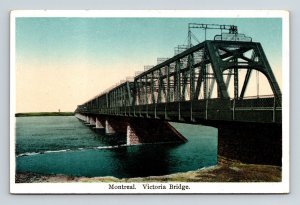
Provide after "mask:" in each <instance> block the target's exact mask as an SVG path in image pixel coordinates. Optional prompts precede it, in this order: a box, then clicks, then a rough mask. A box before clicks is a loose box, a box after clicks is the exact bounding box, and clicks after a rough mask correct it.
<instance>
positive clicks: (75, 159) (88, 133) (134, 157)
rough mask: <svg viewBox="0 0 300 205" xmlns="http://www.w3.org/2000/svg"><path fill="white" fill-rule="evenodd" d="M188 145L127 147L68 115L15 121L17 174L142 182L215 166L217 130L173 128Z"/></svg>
mask: <svg viewBox="0 0 300 205" xmlns="http://www.w3.org/2000/svg"><path fill="white" fill-rule="evenodd" d="M172 126H174V127H175V128H176V129H177V130H178V131H179V132H180V133H181V134H182V135H183V136H184V137H186V138H187V139H188V142H187V143H183V144H179V143H160V144H159V143H157V144H144V145H134V146H127V145H126V137H125V136H121V135H105V134H104V133H103V132H101V131H100V132H99V131H97V132H95V131H94V129H93V128H92V127H87V126H86V125H84V124H83V123H82V122H81V121H79V120H78V119H77V118H75V117H73V116H47V117H17V118H16V156H17V157H16V171H17V172H33V173H39V174H63V175H68V176H86V177H96V176H114V177H118V178H123V177H144V176H157V175H166V174H172V173H177V172H186V171H190V170H196V169H199V168H203V167H207V166H212V165H215V164H216V163H217V129H215V128H212V127H206V126H201V125H189V124H181V123H172Z"/></svg>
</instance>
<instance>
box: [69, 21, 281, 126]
mask: <svg viewBox="0 0 300 205" xmlns="http://www.w3.org/2000/svg"><path fill="white" fill-rule="evenodd" d="M189 26H190V27H191V28H198V27H200V28H204V29H205V30H206V29H209V28H212V29H217V28H219V29H223V30H224V29H225V30H226V29H227V30H229V33H221V35H216V36H215V38H214V40H204V41H203V42H201V43H198V44H196V45H194V46H193V45H191V42H189V45H187V46H178V47H177V51H175V54H176V55H175V56H174V57H172V58H162V59H158V62H159V64H158V65H156V66H150V67H149V66H148V67H145V68H146V69H145V71H144V72H142V73H139V74H137V75H136V76H135V77H134V80H127V81H124V82H122V83H121V84H119V85H117V86H116V87H113V88H111V89H110V90H108V91H107V92H104V93H102V94H100V95H98V96H96V97H94V98H93V99H91V100H89V101H88V102H86V103H84V104H82V105H79V106H78V107H77V109H76V111H75V112H77V113H82V114H98V115H114V116H130V117H143V118H157V119H161V120H167V121H178V122H185V123H197V122H204V121H239V122H259V123H281V91H280V88H279V85H278V83H277V81H276V79H275V76H274V74H273V72H272V69H271V67H270V64H269V62H268V60H267V57H266V55H265V52H264V50H263V48H262V46H261V44H260V43H259V42H252V39H251V38H249V37H246V36H245V35H243V34H238V33H237V27H235V26H230V27H229V28H227V27H225V25H223V26H222V25H220V27H216V26H212V27H209V26H207V25H206V24H190V25H189ZM197 26H198V27H197ZM189 35H190V38H191V34H190V33H189ZM241 70H245V71H246V74H245V75H244V76H241V75H240V73H241ZM254 71H256V72H259V73H261V74H262V75H264V76H265V77H266V79H267V80H268V83H269V86H270V88H271V90H272V92H273V95H270V96H261V95H257V96H255V97H245V93H246V90H247V87H248V85H249V82H250V76H251V74H252V73H253V72H254ZM232 78H233V80H232ZM232 81H233V82H232Z"/></svg>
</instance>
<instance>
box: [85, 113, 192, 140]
mask: <svg viewBox="0 0 300 205" xmlns="http://www.w3.org/2000/svg"><path fill="white" fill-rule="evenodd" d="M86 121H88V122H89V126H95V129H96V130H97V129H100V130H101V129H103V130H104V132H105V134H107V135H113V134H118V135H124V136H126V143H127V144H128V145H135V144H142V143H160V142H185V141H187V139H186V138H185V137H184V136H183V135H181V134H180V133H179V132H178V131H177V130H176V129H175V128H174V127H172V126H171V125H170V124H169V123H168V122H166V121H161V120H157V119H141V118H130V117H115V116H99V115H87V116H86Z"/></svg>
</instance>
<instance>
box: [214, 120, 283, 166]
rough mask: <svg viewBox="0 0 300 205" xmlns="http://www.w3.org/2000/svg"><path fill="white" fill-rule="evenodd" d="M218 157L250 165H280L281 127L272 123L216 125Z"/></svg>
mask: <svg viewBox="0 0 300 205" xmlns="http://www.w3.org/2000/svg"><path fill="white" fill-rule="evenodd" d="M218 155H219V156H221V157H225V158H229V159H234V160H239V161H241V162H243V163H250V164H269V165H278V166H280V165H281V164H282V160H281V158H282V126H281V124H274V123H269V124H268V123H264V124H260V123H226V124H222V125H218Z"/></svg>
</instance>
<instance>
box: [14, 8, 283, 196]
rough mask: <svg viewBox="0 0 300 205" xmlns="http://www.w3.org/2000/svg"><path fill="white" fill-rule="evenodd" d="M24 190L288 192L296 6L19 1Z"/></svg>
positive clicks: (17, 126) (17, 146) (19, 184)
mask: <svg viewBox="0 0 300 205" xmlns="http://www.w3.org/2000/svg"><path fill="white" fill-rule="evenodd" d="M10 30H11V41H10V48H11V50H10V52H11V53H10V56H11V57H10V78H11V79H10V82H11V84H10V87H11V93H10V94H11V96H10V102H11V107H10V131H11V132H10V133H11V135H10V192H11V193H13V194H55V193H59V194H200V193H289V13H288V12H287V11H275V10H274V11H271V10H260V11H250V10H231V11H230V10H101V11H100V10H99V11H98V10H78V11H74V10H69V11H68V10H66V11H63V10H60V11H54V10H16V11H12V12H11V28H10Z"/></svg>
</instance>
